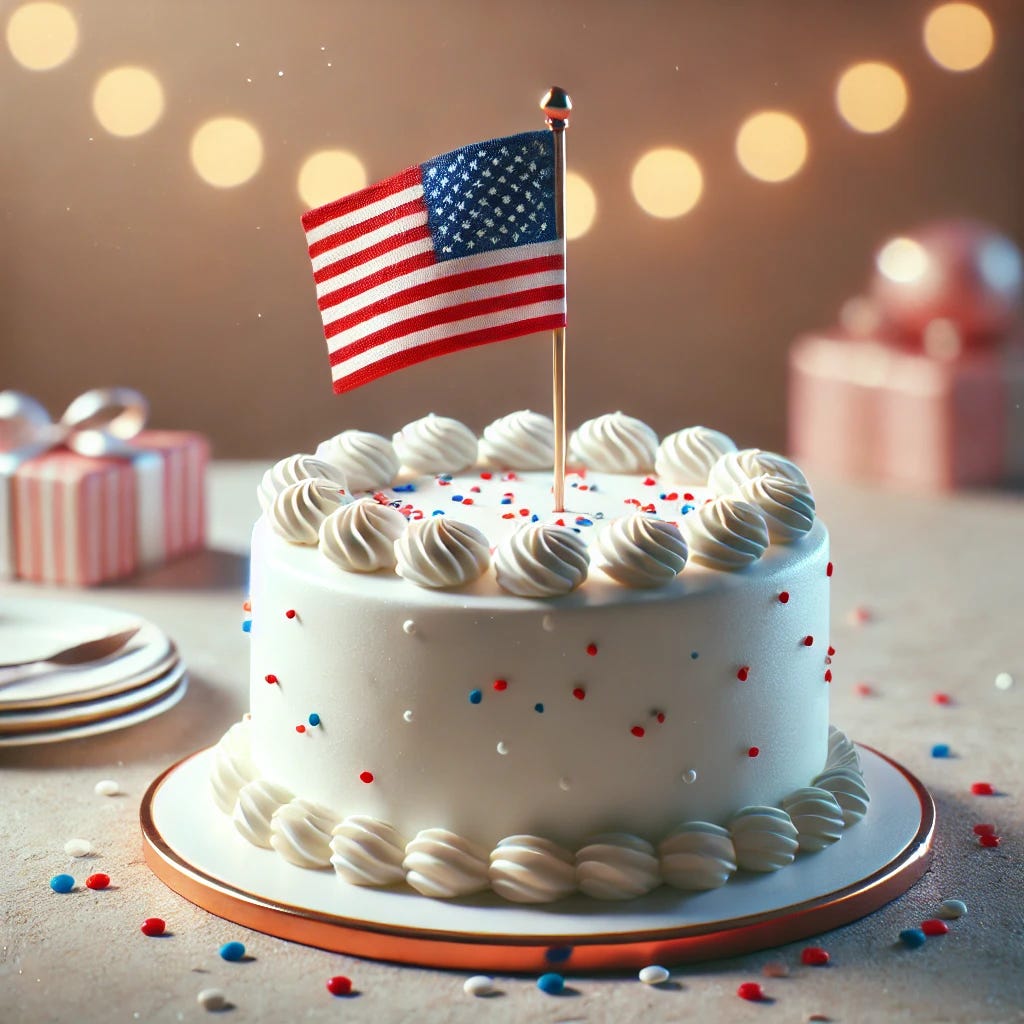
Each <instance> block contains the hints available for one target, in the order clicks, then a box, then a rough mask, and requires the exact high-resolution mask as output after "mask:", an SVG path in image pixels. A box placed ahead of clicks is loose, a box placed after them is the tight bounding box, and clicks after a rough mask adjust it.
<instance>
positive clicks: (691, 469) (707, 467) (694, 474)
mask: <svg viewBox="0 0 1024 1024" xmlns="http://www.w3.org/2000/svg"><path fill="white" fill-rule="evenodd" d="M734 451H736V443H735V442H734V441H733V439H732V438H731V437H728V436H727V435H725V434H723V433H722V432H721V431H718V430H711V429H710V428H708V427H686V428H684V429H683V430H677V431H676V432H675V433H674V434H669V435H668V437H666V438H664V439H663V440H662V442H661V444H660V445H659V446H658V453H657V456H656V457H655V460H654V468H655V471H656V472H657V474H658V476H659V477H660V478H661V479H662V481H664V482H665V483H674V484H693V485H695V486H698V487H703V486H704V485H705V484H706V483H707V482H708V474H709V473H710V472H711V467H712V466H713V465H714V464H715V463H716V462H717V461H718V460H719V459H720V458H721V457H722V456H723V455H725V454H726V453H727V452H734Z"/></svg>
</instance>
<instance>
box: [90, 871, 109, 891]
mask: <svg viewBox="0 0 1024 1024" xmlns="http://www.w3.org/2000/svg"><path fill="white" fill-rule="evenodd" d="M85 885H86V888H88V889H106V887H107V886H108V885H110V875H105V874H103V872H102V871H97V872H96V874H95V875H90V876H89V877H88V878H87V879H86V880H85Z"/></svg>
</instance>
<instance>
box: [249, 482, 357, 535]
mask: <svg viewBox="0 0 1024 1024" xmlns="http://www.w3.org/2000/svg"><path fill="white" fill-rule="evenodd" d="M349 501H351V498H349V497H348V495H347V494H345V493H344V491H343V490H342V489H341V488H339V486H338V484H337V482H336V481H333V480H328V479H326V478H324V477H314V478H312V479H310V480H300V481H299V482H298V483H295V484H289V485H288V486H287V487H285V488H284V489H283V490H282V491H281V492H280V494H278V496H277V497H276V498H275V499H274V503H273V504H272V505H271V506H270V508H268V509H267V510H266V512H265V513H264V515H266V517H267V518H268V519H269V520H270V525H271V527H272V528H273V530H274V532H275V533H277V534H279V535H280V536H282V537H284V539H285V540H286V541H288V542H289V543H290V544H305V545H309V546H313V545H315V544H316V543H317V541H318V540H319V532H320V524H321V523H323V521H324V520H325V519H326V518H327V517H328V516H329V515H330V514H331V513H332V512H333V511H334V510H335V509H336V508H338V506H339V505H344V504H347V503H348V502H349Z"/></svg>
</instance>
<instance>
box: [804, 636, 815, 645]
mask: <svg viewBox="0 0 1024 1024" xmlns="http://www.w3.org/2000/svg"><path fill="white" fill-rule="evenodd" d="M813 643H814V637H813V636H805V637H804V647H810V646H811V644H813Z"/></svg>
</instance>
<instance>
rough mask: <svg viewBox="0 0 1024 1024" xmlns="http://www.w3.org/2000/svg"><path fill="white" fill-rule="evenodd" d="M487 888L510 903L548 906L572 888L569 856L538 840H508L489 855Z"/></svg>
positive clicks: (551, 844) (559, 848)
mask: <svg viewBox="0 0 1024 1024" xmlns="http://www.w3.org/2000/svg"><path fill="white" fill-rule="evenodd" d="M490 881H491V888H492V889H493V890H494V891H495V892H496V893H497V894H498V895H499V896H501V897H503V898H504V899H506V900H510V901H511V902H513V903H551V902H552V901H553V900H558V899H561V898H562V897H563V896H568V895H569V893H571V892H572V891H573V890H574V889H575V888H576V869H575V866H574V862H573V856H572V854H571V853H570V852H569V851H568V850H566V849H564V848H563V847H561V846H559V845H558V844H557V843H553V842H551V841H550V840H548V839H541V838H539V837H538V836H508V837H507V838H505V839H502V840H501V842H500V843H498V845H497V846H496V847H495V848H494V849H493V850H492V851H491V868H490Z"/></svg>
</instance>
